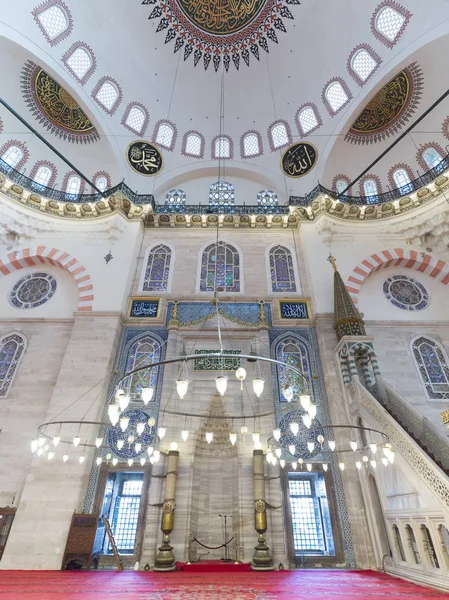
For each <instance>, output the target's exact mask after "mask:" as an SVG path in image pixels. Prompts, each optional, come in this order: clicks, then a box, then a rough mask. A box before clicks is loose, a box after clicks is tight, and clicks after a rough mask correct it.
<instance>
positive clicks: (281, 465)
mask: <svg viewBox="0 0 449 600" xmlns="http://www.w3.org/2000/svg"><path fill="white" fill-rule="evenodd" d="M279 465H280V467H281V469H283V468H284V467H285V460H284V459H283V458H281V460H280V461H279Z"/></svg>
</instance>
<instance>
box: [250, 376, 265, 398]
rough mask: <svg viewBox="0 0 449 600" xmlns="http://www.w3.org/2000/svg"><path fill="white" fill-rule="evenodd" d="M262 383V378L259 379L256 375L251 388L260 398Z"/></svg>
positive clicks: (263, 382) (263, 383)
mask: <svg viewBox="0 0 449 600" xmlns="http://www.w3.org/2000/svg"><path fill="white" fill-rule="evenodd" d="M264 385H265V381H264V380H263V379H259V378H258V377H256V379H253V390H254V393H255V394H256V396H257V397H258V398H260V397H261V395H262V394H263V388H264Z"/></svg>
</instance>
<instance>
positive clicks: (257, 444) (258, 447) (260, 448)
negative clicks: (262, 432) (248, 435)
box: [254, 442, 262, 450]
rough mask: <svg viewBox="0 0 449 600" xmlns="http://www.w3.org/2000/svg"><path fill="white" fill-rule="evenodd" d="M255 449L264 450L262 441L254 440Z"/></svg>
mask: <svg viewBox="0 0 449 600" xmlns="http://www.w3.org/2000/svg"><path fill="white" fill-rule="evenodd" d="M254 450H262V442H254Z"/></svg>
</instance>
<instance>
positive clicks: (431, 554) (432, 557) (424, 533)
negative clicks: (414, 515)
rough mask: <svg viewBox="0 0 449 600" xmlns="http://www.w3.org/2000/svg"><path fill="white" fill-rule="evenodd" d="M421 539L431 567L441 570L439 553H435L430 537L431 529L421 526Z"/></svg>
mask: <svg viewBox="0 0 449 600" xmlns="http://www.w3.org/2000/svg"><path fill="white" fill-rule="evenodd" d="M421 538H422V542H423V546H424V551H425V553H426V558H427V561H428V563H429V565H430V566H431V567H433V568H434V569H439V568H440V563H439V562H438V557H437V553H436V552H435V546H434V545H433V540H432V536H431V535H430V531H429V529H428V528H427V527H426V526H425V525H421Z"/></svg>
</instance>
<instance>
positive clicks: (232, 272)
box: [200, 242, 241, 292]
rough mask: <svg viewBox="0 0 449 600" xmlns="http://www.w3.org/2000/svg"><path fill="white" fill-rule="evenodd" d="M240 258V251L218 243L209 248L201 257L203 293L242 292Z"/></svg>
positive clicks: (201, 288) (201, 287)
mask: <svg viewBox="0 0 449 600" xmlns="http://www.w3.org/2000/svg"><path fill="white" fill-rule="evenodd" d="M240 270H241V266H240V256H239V253H238V250H237V249H236V248H234V246H231V244H226V243H225V242H218V243H217V244H211V245H210V246H208V247H207V248H206V249H205V250H204V252H203V254H202V256H201V271H200V291H201V292H214V291H215V290H216V291H217V292H240V282H241V275H240Z"/></svg>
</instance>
